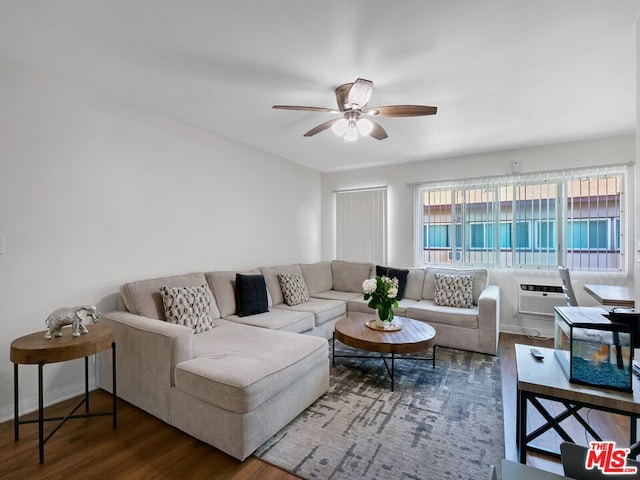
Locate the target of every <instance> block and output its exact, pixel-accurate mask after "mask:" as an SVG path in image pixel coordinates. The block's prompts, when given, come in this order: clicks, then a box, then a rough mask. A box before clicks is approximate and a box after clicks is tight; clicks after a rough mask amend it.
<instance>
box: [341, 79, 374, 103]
mask: <svg viewBox="0 0 640 480" xmlns="http://www.w3.org/2000/svg"><path fill="white" fill-rule="evenodd" d="M372 93H373V82H372V81H371V80H365V79H364V78H358V79H357V80H356V81H355V82H353V85H351V88H350V89H349V95H348V96H347V101H348V102H349V103H350V104H352V105H353V104H355V105H358V106H359V107H360V108H364V106H365V105H366V104H367V102H368V101H369V99H370V98H371V94H372Z"/></svg>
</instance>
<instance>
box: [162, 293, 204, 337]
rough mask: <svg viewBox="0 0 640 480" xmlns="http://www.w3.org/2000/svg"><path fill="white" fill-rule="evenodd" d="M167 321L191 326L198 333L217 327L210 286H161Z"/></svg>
mask: <svg viewBox="0 0 640 480" xmlns="http://www.w3.org/2000/svg"><path fill="white" fill-rule="evenodd" d="M160 295H161V296H162V304H163V305H164V311H165V314H166V316H167V322H169V323H176V324H178V325H184V326H185V327H191V328H193V330H194V331H195V332H196V333H200V332H206V331H207V330H211V329H212V328H213V327H215V324H214V323H213V319H212V318H211V298H212V293H211V290H209V287H207V286H206V285H201V286H199V287H160Z"/></svg>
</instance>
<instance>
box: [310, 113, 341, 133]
mask: <svg viewBox="0 0 640 480" xmlns="http://www.w3.org/2000/svg"><path fill="white" fill-rule="evenodd" d="M340 118H342V117H340ZM340 118H334V119H332V120H329V121H327V122H324V123H321V124H320V125H318V126H317V127H314V128H312V129H311V130H309V131H308V132H307V133H305V134H304V136H305V137H312V136H313V135H315V134H316V133H320V132H323V131H325V130H326V129H328V128H331V126H332V125H333V124H334V123H336V122H337V121H338V120H340Z"/></svg>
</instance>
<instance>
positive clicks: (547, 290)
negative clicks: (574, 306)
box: [517, 279, 567, 317]
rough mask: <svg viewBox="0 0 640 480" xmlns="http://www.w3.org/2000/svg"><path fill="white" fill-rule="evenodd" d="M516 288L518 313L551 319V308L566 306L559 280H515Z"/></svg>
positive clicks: (552, 312)
mask: <svg viewBox="0 0 640 480" xmlns="http://www.w3.org/2000/svg"><path fill="white" fill-rule="evenodd" d="M517 287H518V291H517V296H518V303H517V305H518V313H522V314H527V315H543V316H548V317H553V314H554V311H553V307H556V306H562V305H566V304H567V300H566V298H565V296H564V293H563V292H562V284H561V283H560V281H559V280H558V282H554V281H552V280H545V279H535V280H517Z"/></svg>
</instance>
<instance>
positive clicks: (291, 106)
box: [272, 105, 340, 113]
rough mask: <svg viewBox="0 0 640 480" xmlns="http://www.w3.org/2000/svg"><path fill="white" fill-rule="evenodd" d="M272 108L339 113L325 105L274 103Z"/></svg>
mask: <svg viewBox="0 0 640 480" xmlns="http://www.w3.org/2000/svg"><path fill="white" fill-rule="evenodd" d="M272 108H275V109H276V110H304V111H307V112H327V113H340V111H338V110H336V109H335V108H326V107H301V106H298V105H274V106H273V107H272Z"/></svg>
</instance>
